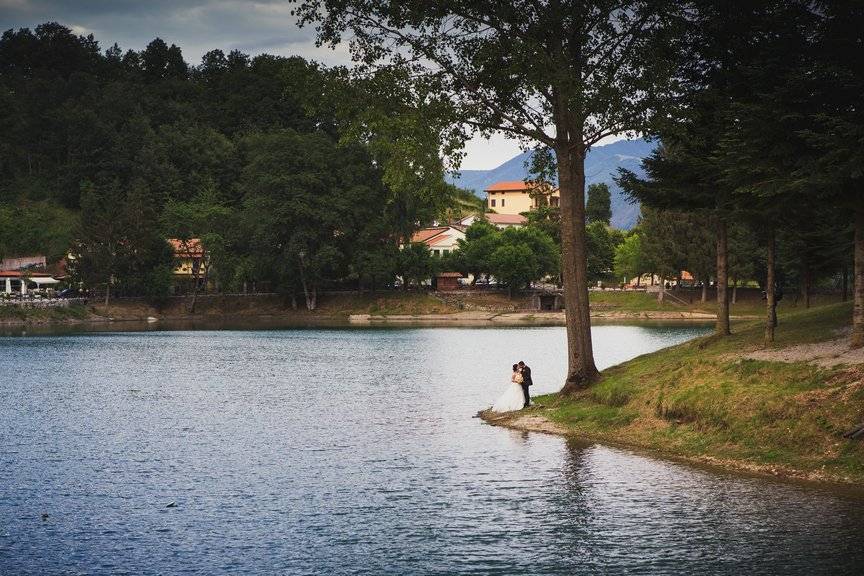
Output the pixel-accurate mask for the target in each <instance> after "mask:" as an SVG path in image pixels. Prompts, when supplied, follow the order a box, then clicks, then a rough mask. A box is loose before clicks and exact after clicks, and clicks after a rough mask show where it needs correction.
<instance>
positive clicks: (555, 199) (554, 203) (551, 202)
mask: <svg viewBox="0 0 864 576" xmlns="http://www.w3.org/2000/svg"><path fill="white" fill-rule="evenodd" d="M549 205H550V206H558V197H557V196H552V197H551V198H549Z"/></svg>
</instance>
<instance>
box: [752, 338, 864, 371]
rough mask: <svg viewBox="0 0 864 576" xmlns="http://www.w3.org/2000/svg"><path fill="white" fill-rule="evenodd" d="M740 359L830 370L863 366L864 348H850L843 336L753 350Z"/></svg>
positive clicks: (847, 340) (847, 339)
mask: <svg viewBox="0 0 864 576" xmlns="http://www.w3.org/2000/svg"><path fill="white" fill-rule="evenodd" d="M740 357H741V358H748V359H750V360H767V361H773V362H810V363H811V364H816V365H817V366H823V367H825V368H831V367H833V366H838V365H840V364H864V348H857V349H852V348H850V347H849V337H848V336H846V335H843V336H841V337H840V338H837V339H836V340H828V341H826V342H814V343H811V344H797V345H795V346H787V347H785V348H776V349H765V350H755V351H753V352H748V353H746V354H742V355H741V356H740Z"/></svg>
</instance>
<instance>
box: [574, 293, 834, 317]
mask: <svg viewBox="0 0 864 576" xmlns="http://www.w3.org/2000/svg"><path fill="white" fill-rule="evenodd" d="M676 294H678V295H679V298H681V300H683V301H684V303H682V302H681V301H680V300H675V299H673V298H668V297H667V298H666V300H665V301H664V302H663V303H660V302H658V301H657V295H656V294H648V293H645V292H639V291H617V290H593V291H591V292H590V294H589V298H590V301H591V304H592V305H593V306H594V308H595V309H596V310H618V311H622V312H656V311H670V312H705V313H708V314H716V312H717V303H716V301H715V300H713V299H712V298H713V297H714V295H713V294H712V293H711V292H709V294H708V295H709V299H708V301H707V302H701V301H700V296H701V293H700V292H699V291H687V292H682V293H676ZM838 299H839V297H837V296H833V295H832V296H828V295H819V296H818V297H813V299H812V300H813V306H814V307H816V308H821V307H825V306H830V305H833V304H836V303H837V301H838ZM691 300H692V302H691ZM801 309H803V305H801V304H798V305H796V304H795V300H794V298H792V297H789V298H787V299H784V300H782V301H781V302H780V304H779V306H778V307H777V313H778V315H779V316H781V317H782V316H784V315H787V314H795V313H798V312H800V310H801ZM730 311H731V313H732V314H733V315H735V316H760V317H761V316H764V315H765V302H764V301H762V300H760V299H759V298H758V297H754V294H753V293H752V292H751V293H750V294H747V296H746V297H744V294H743V292H742V297H741V299H739V300H738V301H737V302H736V303H735V304H730Z"/></svg>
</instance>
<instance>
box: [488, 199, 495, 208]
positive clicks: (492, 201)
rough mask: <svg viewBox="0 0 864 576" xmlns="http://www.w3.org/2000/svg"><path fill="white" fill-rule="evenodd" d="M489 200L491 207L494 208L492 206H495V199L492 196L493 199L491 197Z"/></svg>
mask: <svg viewBox="0 0 864 576" xmlns="http://www.w3.org/2000/svg"><path fill="white" fill-rule="evenodd" d="M489 202H491V203H492V208H494V207H495V199H494V198H493V199H492V200H490V201H489Z"/></svg>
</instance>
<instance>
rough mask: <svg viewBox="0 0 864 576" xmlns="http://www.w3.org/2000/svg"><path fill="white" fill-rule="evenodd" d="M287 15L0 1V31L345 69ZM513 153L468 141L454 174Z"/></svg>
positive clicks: (251, 9)
mask: <svg viewBox="0 0 864 576" xmlns="http://www.w3.org/2000/svg"><path fill="white" fill-rule="evenodd" d="M291 9H292V5H291V4H290V3H289V2H286V1H285V0H0V30H8V29H9V28H22V27H27V28H34V27H36V26H37V25H38V24H41V23H43V22H50V21H56V22H60V23H61V24H64V25H65V26H68V27H69V28H71V29H72V30H73V31H75V32H76V33H78V34H91V33H92V34H93V35H94V37H95V38H96V39H97V40H98V41H99V42H100V46H101V47H102V48H103V49H104V48H108V47H109V46H111V45H112V44H114V43H115V42H116V43H117V44H119V45H120V47H121V48H123V49H124V50H125V49H129V48H131V49H134V50H140V49H142V48H144V47H145V46H147V44H149V43H150V41H151V40H153V39H154V38H156V37H157V36H158V37H159V38H162V39H163V40H165V41H166V42H167V43H168V44H172V43H173V44H176V45H177V46H179V47H180V48H181V49H182V51H183V57H184V58H185V59H186V61H187V62H189V63H190V64H199V63H200V61H201V56H202V55H204V53H205V52H207V51H209V50H212V49H215V48H220V49H222V50H223V51H225V52H228V51H230V50H235V49H236V50H240V51H242V52H246V53H247V54H251V55H253V56H254V55H256V54H261V53H269V54H277V55H281V56H291V55H297V56H302V57H304V58H307V59H310V60H316V61H318V62H321V63H323V64H326V65H337V64H349V63H350V60H351V59H350V55H349V53H348V49H347V47H346V46H339V47H337V49H336V50H331V49H329V48H319V47H316V46H315V31H314V30H313V29H310V28H299V27H298V26H297V24H296V22H295V19H294V17H293V16H292V15H291ZM610 141H611V140H610ZM520 152H521V150H520V148H519V143H518V142H516V141H515V140H512V139H509V138H507V137H505V136H503V135H495V136H493V137H492V138H491V139H490V140H485V139H482V138H475V139H473V140H471V141H470V142H468V144H467V145H466V147H465V158H464V160H463V162H462V166H461V169H463V170H487V169H490V168H495V167H497V166H499V165H500V164H502V163H504V162H506V161H507V160H509V159H511V158H512V157H513V156H515V155H517V154H519V153H520Z"/></svg>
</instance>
